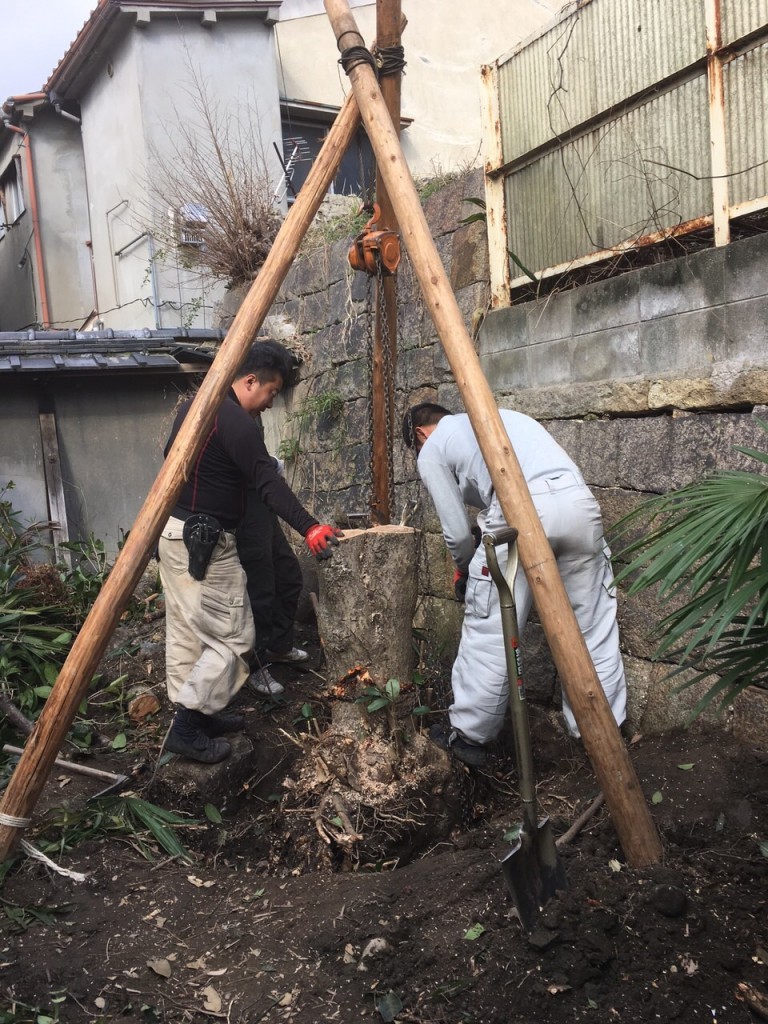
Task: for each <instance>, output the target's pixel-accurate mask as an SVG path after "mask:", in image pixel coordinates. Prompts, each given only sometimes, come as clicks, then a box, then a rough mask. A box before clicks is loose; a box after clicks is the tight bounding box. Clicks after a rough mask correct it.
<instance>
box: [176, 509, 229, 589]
mask: <svg viewBox="0 0 768 1024" xmlns="http://www.w3.org/2000/svg"><path fill="white" fill-rule="evenodd" d="M221 533H222V530H221V525H220V524H219V521H218V519H214V518H213V516H207V515H205V514H204V513H202V512H196V513H195V514H194V515H192V516H190V517H189V518H188V519H187V520H186V522H185V523H184V531H183V533H182V538H183V540H184V544H185V545H186V548H187V551H188V552H189V575H190V576H191V577H192V578H193V579H195V580H204V579H205V574H206V571H207V569H208V563H209V562H210V560H211V558H212V556H213V552H214V549H215V547H216V545H217V544H218V542H219V537H220V536H221Z"/></svg>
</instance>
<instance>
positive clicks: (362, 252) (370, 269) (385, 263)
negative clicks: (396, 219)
mask: <svg viewBox="0 0 768 1024" xmlns="http://www.w3.org/2000/svg"><path fill="white" fill-rule="evenodd" d="M379 217H381V210H380V209H379V204H378V203H374V204H373V216H372V217H371V219H370V220H369V221H368V223H367V224H366V225H365V227H364V228H363V230H362V231H361V232H360V234H359V235H358V236H357V238H356V239H355V240H354V242H353V243H352V245H351V246H350V247H349V253H348V254H347V258H348V259H349V265H350V266H351V267H352V269H353V270H362V271H364V272H365V273H366V274H377V273H378V266H379V264H381V270H382V273H383V274H384V275H387V274H394V272H395V271H396V270H397V267H398V264H399V263H400V236H399V235H398V233H397V232H396V231H388V230H379V229H378V228H377V227H376V224H377V223H378V220H379Z"/></svg>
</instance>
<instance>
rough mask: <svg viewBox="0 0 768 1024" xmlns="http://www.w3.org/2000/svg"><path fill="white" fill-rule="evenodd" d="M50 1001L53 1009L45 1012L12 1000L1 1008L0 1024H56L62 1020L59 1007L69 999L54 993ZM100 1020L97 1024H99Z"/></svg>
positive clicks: (37, 1007) (39, 1008) (36, 1007)
mask: <svg viewBox="0 0 768 1024" xmlns="http://www.w3.org/2000/svg"><path fill="white" fill-rule="evenodd" d="M50 1001H51V1004H52V1006H51V1009H50V1010H49V1011H43V1009H42V1008H41V1007H39V1006H30V1005H29V1003H22V1002H20V1001H19V1000H18V999H11V1000H10V1001H9V1003H8V1004H7V1005H6V1006H4V1007H2V1008H0V1024H56V1022H57V1021H58V1020H59V1019H60V1018H59V1006H60V1005H61V1004H62V1003H65V1002H66V1001H67V997H66V995H64V994H63V993H62V994H60V995H56V994H55V993H54V994H53V995H51V996H50ZM100 1019H101V1018H99V1019H98V1020H100ZM98 1020H96V1022H95V1024H98Z"/></svg>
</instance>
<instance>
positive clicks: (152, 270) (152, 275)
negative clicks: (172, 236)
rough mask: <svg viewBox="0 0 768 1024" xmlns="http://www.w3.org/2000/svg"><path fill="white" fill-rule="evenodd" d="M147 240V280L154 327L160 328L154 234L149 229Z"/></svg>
mask: <svg viewBox="0 0 768 1024" xmlns="http://www.w3.org/2000/svg"><path fill="white" fill-rule="evenodd" d="M147 239H148V242H149V282H150V285H151V287H152V304H153V305H154V307H155V329H156V330H158V331H159V330H160V329H161V327H162V326H163V325H162V323H161V319H162V317H161V315H160V294H159V291H158V287H157V266H156V265H155V264H156V260H155V236H154V235H153V234H152V232H151V231H148V232H147Z"/></svg>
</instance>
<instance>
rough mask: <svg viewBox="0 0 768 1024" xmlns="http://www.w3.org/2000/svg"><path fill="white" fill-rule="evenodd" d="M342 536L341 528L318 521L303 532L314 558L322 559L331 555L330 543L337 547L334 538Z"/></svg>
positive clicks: (336, 541)
mask: <svg viewBox="0 0 768 1024" xmlns="http://www.w3.org/2000/svg"><path fill="white" fill-rule="evenodd" d="M343 536H344V534H343V533H342V532H341V530H338V529H337V528H336V527H335V526H323V525H322V524H320V523H318V524H317V525H316V526H310V528H309V529H308V530H307V532H306V533H305V534H304V540H305V541H306V542H307V547H308V548H309V550H310V551H311V552H312V554H313V555H314V556H315V558H317V559H320V560H322V559H325V558H330V557H331V556H332V555H333V552H332V551H331V545H333V546H334V547H338V546H339V542H338V540H337V539H336V538H337V537H343Z"/></svg>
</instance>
